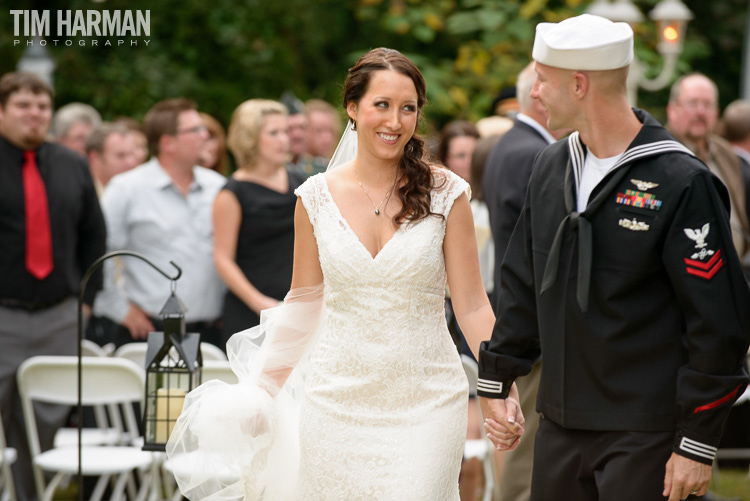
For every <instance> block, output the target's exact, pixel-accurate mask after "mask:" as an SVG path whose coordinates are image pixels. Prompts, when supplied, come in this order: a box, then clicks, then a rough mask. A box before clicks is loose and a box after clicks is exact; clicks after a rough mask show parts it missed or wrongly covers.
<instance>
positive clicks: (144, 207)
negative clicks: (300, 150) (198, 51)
mask: <svg viewBox="0 0 750 501" xmlns="http://www.w3.org/2000/svg"><path fill="white" fill-rule="evenodd" d="M145 128H146V135H147V137H148V141H149V146H150V148H151V151H152V152H153V153H154V158H152V159H151V160H150V161H148V162H146V163H145V164H143V165H141V166H139V167H136V168H135V169H133V170H131V171H129V172H126V173H123V174H120V175H118V176H115V177H114V178H112V180H111V181H110V183H109V184H108V185H107V188H106V189H105V191H104V194H103V195H102V199H101V204H102V209H103V212H104V217H105V220H106V222H107V229H108V231H107V233H108V235H107V248H108V250H109V251H115V250H131V251H135V252H139V253H141V254H143V255H145V256H146V257H148V258H149V259H150V260H152V261H153V262H154V264H156V265H157V266H159V267H160V268H162V269H163V270H165V271H167V272H168V273H171V272H174V271H175V270H174V269H173V267H172V266H171V265H170V264H169V261H174V262H175V263H176V264H177V265H179V266H180V267H181V268H182V277H181V278H180V279H179V280H178V281H177V294H178V295H179V297H180V299H182V301H183V303H184V304H185V306H186V307H187V312H186V315H185V321H186V323H187V330H188V331H189V332H200V334H201V338H202V340H203V341H207V342H211V343H214V344H217V343H218V332H219V331H218V325H217V322H218V320H219V315H220V312H221V301H222V298H223V296H224V285H223V283H222V282H221V279H220V278H219V276H218V274H217V273H216V270H215V268H214V264H213V258H212V256H213V227H212V223H211V211H212V207H213V201H214V198H215V197H216V195H217V193H218V192H219V190H220V189H221V188H222V187H223V186H224V183H225V182H226V179H225V178H224V177H223V176H222V175H220V174H218V173H216V172H213V171H211V170H209V169H205V168H203V167H199V166H197V165H196V164H197V161H198V156H199V154H200V151H201V146H202V144H203V142H204V141H205V140H206V139H207V137H208V132H207V131H206V127H205V126H204V125H203V122H202V120H201V118H200V115H198V112H197V111H196V107H195V104H194V103H192V102H191V101H188V100H185V99H168V100H165V101H161V102H159V103H157V104H156V105H154V107H153V108H151V110H149V112H148V113H147V114H146V118H145ZM122 261H123V264H124V266H123V278H124V282H123V287H122V289H121V290H118V288H117V287H115V286H114V284H113V281H112V277H111V275H112V273H106V274H107V275H110V276H108V277H107V278H106V285H105V291H103V293H102V294H100V297H98V298H97V301H96V304H95V311H96V313H97V314H99V315H105V316H107V317H109V318H111V319H112V320H114V321H115V322H118V323H120V324H122V325H123V326H124V327H125V328H126V329H127V333H123V334H125V335H123V334H121V335H119V336H117V337H116V339H115V344H117V345H120V344H124V343H126V342H131V341H138V340H144V339H145V338H146V336H147V334H148V333H149V332H151V331H154V330H158V329H159V328H160V325H159V323H160V320H159V318H158V317H159V311H160V310H161V308H162V306H163V305H164V303H165V302H166V300H167V298H168V297H169V294H170V287H171V285H170V282H169V281H168V280H165V278H164V277H163V276H161V275H160V274H159V273H158V272H156V271H155V270H154V269H153V268H151V267H150V266H149V265H148V264H146V263H145V262H143V261H141V260H139V259H136V258H128V257H125V258H124V259H123V260H122ZM108 264H109V263H108ZM111 269H112V266H109V268H107V270H108V271H110V272H111Z"/></svg>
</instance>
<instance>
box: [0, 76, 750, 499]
mask: <svg viewBox="0 0 750 501" xmlns="http://www.w3.org/2000/svg"><path fill="white" fill-rule="evenodd" d="M535 78H536V74H535V72H534V69H533V65H529V66H527V67H526V68H525V69H524V70H523V71H522V72H521V73H520V74H519V75H518V79H517V84H516V86H515V87H511V88H506V89H503V90H502V91H501V92H500V93H499V95H498V97H497V98H496V99H495V101H494V102H493V105H492V109H491V110H488V116H487V117H485V118H482V119H481V120H478V121H477V122H470V121H466V120H455V121H451V122H449V123H447V124H445V125H444V126H443V127H442V128H441V129H440V130H439V131H435V133H433V134H431V135H430V137H429V143H430V144H431V146H432V154H433V157H434V160H433V161H434V162H436V163H441V164H443V165H444V166H445V167H447V168H448V169H450V170H452V171H454V172H455V173H457V174H458V175H459V176H461V177H462V178H464V179H466V180H467V181H468V182H469V183H470V186H471V189H472V202H471V204H472V209H473V212H474V224H475V232H476V238H477V243H478V244H479V251H480V261H481V271H482V277H483V281H484V286H485V291H486V292H487V294H488V295H489V296H490V298H491V299H493V304H494V301H495V298H494V295H493V291H494V284H495V283H498V281H499V267H500V266H499V265H500V263H502V261H503V256H504V253H505V249H506V247H507V244H508V240H509V237H510V234H511V232H512V231H513V228H514V227H515V224H516V221H517V219H518V216H519V214H520V212H521V208H522V206H523V202H524V198H525V191H526V186H527V185H528V182H529V179H530V177H531V175H532V172H531V170H532V169H531V167H532V164H533V161H534V158H535V157H536V154H537V153H538V152H539V151H541V150H542V149H543V148H544V147H546V146H547V145H548V144H551V143H552V142H554V141H556V140H558V139H561V138H563V137H565V136H566V135H567V134H568V133H569V132H570V131H568V130H550V129H549V128H548V126H547V119H546V110H545V109H544V107H543V106H541V104H540V103H539V102H538V101H537V100H535V99H532V98H531V96H530V95H529V93H530V91H531V88H532V86H533V84H534V81H535ZM52 97H53V96H52V92H51V89H49V87H47V85H46V84H44V83H43V82H41V81H40V80H38V79H36V78H35V77H33V76H31V75H28V74H22V73H12V74H6V75H5V76H3V78H2V80H0V150H2V153H1V154H0V208H1V209H0V250H1V251H0V252H2V255H3V257H4V260H3V261H4V263H3V264H2V265H0V266H2V268H3V275H2V276H3V278H2V281H1V282H2V283H0V343H2V344H3V346H4V350H3V352H2V354H1V355H0V371H1V373H2V378H1V380H0V409H2V412H3V414H2V416H3V424H4V426H5V429H6V432H7V434H8V436H9V438H10V441H11V444H12V445H15V447H16V448H18V449H19V450H21V451H22V450H24V449H25V448H26V447H25V444H24V443H23V442H25V440H26V439H25V435H19V430H21V429H22V418H21V417H20V410H19V409H18V406H17V403H16V402H15V400H16V399H17V396H16V391H15V389H14V388H15V379H14V378H15V371H16V369H17V367H18V365H19V364H20V363H21V362H22V361H23V360H24V359H25V358H27V357H29V356H32V355H36V354H47V353H59V354H74V353H75V349H76V348H75V326H76V320H75V315H74V311H75V310H74V307H75V305H74V302H75V301H74V300H73V299H71V298H73V297H75V295H77V293H78V287H79V284H80V280H81V277H82V276H83V274H84V272H85V271H86V269H87V268H88V267H89V266H90V265H91V264H92V263H93V262H94V261H95V260H96V259H97V258H98V257H99V256H101V255H102V254H103V253H104V252H105V251H117V250H130V251H136V252H139V253H141V254H143V255H145V256H147V257H148V258H149V259H151V260H153V262H154V264H156V265H157V266H159V267H160V268H162V269H164V270H168V271H171V268H170V265H169V262H170V261H174V262H175V263H177V264H178V265H179V266H180V267H181V268H182V271H183V275H182V277H181V278H180V280H179V281H177V285H176V292H177V295H178V296H179V297H180V299H181V300H182V302H183V303H184V305H185V310H186V318H185V320H186V324H187V329H188V331H190V332H199V333H200V334H201V337H202V340H203V341H208V342H210V343H213V344H215V345H216V346H219V347H220V348H222V349H225V347H226V342H227V339H228V338H229V336H231V334H233V333H234V332H237V331H240V330H243V329H246V328H249V327H252V326H253V325H257V324H258V323H259V321H260V312H261V310H264V309H266V308H269V307H272V306H274V305H276V304H277V303H278V302H279V301H282V300H283V298H284V296H285V294H286V292H287V291H288V289H289V285H290V282H291V274H292V256H293V251H294V210H295V205H296V203H297V197H296V196H295V195H294V190H295V188H297V187H298V186H299V185H300V184H301V183H302V182H304V180H305V179H306V178H307V177H309V176H312V175H315V174H318V173H321V172H323V171H325V169H326V165H327V163H328V160H329V158H330V157H331V156H332V154H333V152H334V150H335V148H336V145H337V142H338V139H339V137H340V136H341V132H342V129H343V126H344V123H343V121H342V117H343V116H344V114H343V110H341V109H340V108H337V107H335V106H333V105H332V104H330V103H327V102H325V101H321V100H317V99H311V100H309V101H307V102H302V101H301V100H300V99H298V98H297V97H296V96H294V95H293V94H292V93H290V92H286V93H284V94H283V95H282V96H281V97H280V99H279V100H278V101H273V100H265V99H251V100H248V101H246V102H244V103H241V104H240V105H239V106H238V107H237V109H236V110H234V113H233V114H232V118H231V122H230V123H229V124H227V125H228V126H227V127H226V128H225V127H224V125H223V124H222V123H221V122H220V121H219V120H217V119H216V118H215V117H212V116H211V115H209V114H206V113H203V112H201V108H200V103H198V104H196V103H194V102H192V101H190V100H187V99H183V98H175V99H167V100H164V101H161V102H159V103H157V104H156V105H154V106H153V107H152V108H151V109H150V110H149V111H148V113H147V114H146V115H145V118H144V120H143V122H139V121H137V120H135V119H133V118H131V117H114V118H112V119H111V120H108V121H103V120H102V118H101V116H100V113H99V112H98V111H97V110H96V109H94V108H93V107H92V106H90V105H88V104H85V103H68V104H65V105H64V106H61V107H59V108H57V109H53V99H52ZM665 107H666V116H667V117H668V120H667V124H666V126H667V128H668V129H669V131H670V132H671V133H672V134H673V135H674V136H675V138H677V139H678V140H679V141H680V142H682V143H683V144H684V145H685V146H687V147H688V148H689V149H691V150H692V151H693V152H694V153H695V154H696V155H697V156H698V157H699V158H700V159H701V160H703V161H704V163H706V165H707V166H708V167H709V169H710V170H711V171H712V172H714V174H716V175H717V176H718V177H719V178H720V179H721V180H722V181H723V182H724V184H725V185H726V186H727V188H728V190H729V196H730V202H731V226H732V232H733V237H734V245H735V248H736V249H737V252H738V254H739V255H740V257H741V259H742V260H743V263H744V264H745V265H747V266H748V268H747V269H748V270H750V253H749V252H748V251H749V250H750V223H749V221H750V200H749V199H748V197H750V102H748V101H744V100H736V101H733V102H731V104H729V105H728V106H727V107H726V108H725V109H724V110H720V109H719V96H718V90H717V87H716V85H715V84H714V82H713V81H711V79H710V78H709V77H707V76H705V75H701V74H689V75H685V76H682V77H680V78H679V79H678V80H677V81H676V82H675V83H674V85H673V87H672V90H671V93H670V97H669V102H668V103H665ZM29 152H35V157H34V158H33V162H32V160H29V159H30V158H31V157H30V155H29ZM31 156H33V155H31ZM32 164H33V165H32ZM34 179H36V181H37V184H36V185H35V186H36V188H30V187H29V186H31V185H32V180H34ZM40 180H41V184H39V183H38V182H39V181H40ZM32 189H36V190H37V191H29V190H32ZM39 190H41V191H39ZM40 193H42V195H43V196H41V198H44V204H45V206H46V207H48V209H49V214H50V215H49V218H47V220H46V221H45V220H44V218H42V219H39V217H38V216H35V215H33V214H32V215H30V214H29V213H28V211H27V212H24V208H26V209H28V208H29V207H30V206H31V202H29V201H30V200H32V199H33V200H34V201H39V200H40V195H39V194H40ZM26 226H28V227H29V228H41V229H42V230H41V233H42V236H41V237H39V238H38V239H37V240H34V239H35V238H37V237H33V238H32V237H29V236H28V235H27V236H26V237H23V229H24V228H25V227H26ZM19 235H21V237H19ZM30 238H32V239H31V240H29V239H30ZM33 249H37V251H35V252H37V253H36V254H34V255H30V252H31V250H33ZM89 289H90V292H89V293H88V294H87V295H86V298H85V299H86V311H87V313H88V314H89V315H90V318H89V321H88V326H87V330H86V337H87V338H89V339H91V340H93V341H95V342H96V343H98V344H101V345H105V344H108V343H113V344H114V345H115V346H120V345H122V344H125V343H129V342H133V341H137V340H145V338H146V336H147V334H148V333H149V332H151V331H154V330H159V329H160V327H161V318H160V310H161V307H162V306H163V304H164V302H165V301H166V300H167V298H168V296H169V294H170V290H171V289H170V283H169V282H168V281H167V280H165V279H164V277H162V276H161V275H159V274H158V273H157V272H156V271H154V270H153V269H152V268H151V267H149V266H148V265H147V264H146V263H144V262H141V261H139V260H135V259H128V258H127V257H122V258H117V259H112V260H109V261H108V262H107V263H106V264H105V270H104V274H103V278H102V279H101V280H99V279H95V280H93V281H92V283H91V285H90V286H89ZM63 313H64V314H65V315H68V316H67V317H65V318H66V319H67V320H66V321H65V322H59V321H58V320H59V319H60V318H62V317H61V315H63ZM446 315H447V318H448V321H449V325H450V326H451V330H452V334H453V335H454V336H455V341H456V344H457V347H458V349H459V350H460V351H461V352H462V353H466V354H470V352H469V350H468V348H467V346H466V343H465V341H464V340H463V338H462V335H461V332H460V329H459V328H458V325H457V324H456V322H455V320H454V319H453V317H452V314H451V304H450V294H449V291H448V292H447V299H446ZM27 333H29V334H28V335H27ZM62 333H64V334H62ZM538 373H539V368H538V367H536V368H535V369H534V371H532V374H531V375H529V376H528V377H526V378H523V380H519V389H520V391H521V398H522V405H524V414H525V415H526V416H527V427H526V436H527V437H529V438H528V439H526V440H525V441H523V442H522V444H523V446H522V447H521V448H519V450H517V451H513V452H512V453H507V454H506V453H498V454H496V456H495V467H496V470H497V478H502V482H501V483H500V484H501V488H502V494H503V497H502V499H505V500H510V499H513V500H515V499H528V486H529V485H530V475H531V463H530V459H528V458H529V457H530V455H531V451H532V450H533V438H532V437H533V435H534V433H533V431H534V426H535V424H534V423H533V417H534V415H535V413H534V412H533V402H534V400H535V396H536V393H535V392H536V385H537V384H538ZM468 411H469V413H470V414H473V415H474V417H473V418H470V419H469V423H470V424H469V429H468V430H467V437H468V438H479V437H480V436H481V434H482V430H481V429H480V421H479V419H477V418H476V412H477V411H476V406H475V405H473V404H471V403H470V404H469V406H468ZM62 418H63V416H52V415H50V416H49V422H48V423H40V427H44V426H48V427H50V429H53V428H54V426H59V425H60V423H61V419H62ZM50 437H51V435H50ZM50 437H47V438H48V439H49V438H50ZM506 456H507V457H506ZM22 463H23V458H21V460H20V461H19V464H22ZM481 476H482V470H481V464H480V463H479V461H478V460H471V459H467V461H465V464H464V468H463V469H462V478H461V494H462V499H467V500H468V499H476V492H477V489H478V488H479V484H480V478H481ZM16 477H17V485H18V488H19V498H20V499H32V498H33V487H32V486H33V484H32V483H30V482H29V478H30V477H29V476H28V472H26V473H19V474H18V475H17V476H16Z"/></svg>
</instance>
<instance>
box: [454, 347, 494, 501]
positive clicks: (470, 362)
mask: <svg viewBox="0 0 750 501" xmlns="http://www.w3.org/2000/svg"><path fill="white" fill-rule="evenodd" d="M461 363H462V364H463V366H464V372H466V378H467V379H468V380H469V394H471V395H476V394H477V378H478V377H479V367H478V366H477V363H476V362H475V361H474V359H472V358H471V357H470V356H468V355H463V354H462V355H461ZM475 401H476V404H477V415H478V416H479V426H480V427H481V428H480V429H481V430H482V435H483V436H482V438H480V439H477V440H466V444H465V445H464V457H465V458H479V459H480V460H481V461H482V471H483V473H484V494H483V496H482V501H491V500H492V499H498V498H499V497H500V492H499V487H500V486H499V483H498V481H497V470H496V468H495V457H494V456H493V454H492V451H493V448H492V443H491V442H490V441H489V439H488V438H487V437H485V436H484V418H483V417H482V408H481V407H480V405H479V399H478V398H476V399H475ZM493 496H494V497H493Z"/></svg>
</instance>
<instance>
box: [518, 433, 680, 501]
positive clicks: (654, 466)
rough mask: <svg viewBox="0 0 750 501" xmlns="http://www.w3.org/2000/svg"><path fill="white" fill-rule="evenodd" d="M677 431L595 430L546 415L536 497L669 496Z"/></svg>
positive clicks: (620, 500) (621, 500)
mask: <svg viewBox="0 0 750 501" xmlns="http://www.w3.org/2000/svg"><path fill="white" fill-rule="evenodd" d="M673 439H674V433H673V432H629V431H589V430H571V429H567V428H563V427H562V426H559V425H558V424H556V423H553V422H552V421H550V420H549V419H541V420H540V424H539V431H538V432H537V435H536V442H535V446H534V472H533V474H532V481H531V500H532V501H561V500H565V501H600V500H601V501H633V500H638V501H652V500H653V501H664V499H665V498H664V497H663V496H662V492H663V490H664V474H665V471H666V464H667V461H668V460H669V457H670V456H671V454H672V441H673Z"/></svg>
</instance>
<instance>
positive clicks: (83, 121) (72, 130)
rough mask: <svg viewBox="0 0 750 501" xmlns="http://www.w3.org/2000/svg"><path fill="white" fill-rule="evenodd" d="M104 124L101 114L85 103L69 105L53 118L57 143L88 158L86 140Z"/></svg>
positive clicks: (61, 108)
mask: <svg viewBox="0 0 750 501" xmlns="http://www.w3.org/2000/svg"><path fill="white" fill-rule="evenodd" d="M101 122H102V117H101V115H99V112H98V111H96V109H95V108H94V107H93V106H91V105H90V104H85V103H68V104H66V105H65V106H62V107H60V109H58V110H57V111H56V112H55V115H54V117H53V118H52V135H53V136H54V138H55V141H56V142H57V143H59V144H61V145H63V146H65V147H66V148H69V149H71V150H73V151H75V152H76V153H78V154H79V155H81V156H84V157H85V156H86V138H88V137H89V134H91V131H92V130H94V127H96V126H97V125H99V124H100V123H101Z"/></svg>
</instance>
